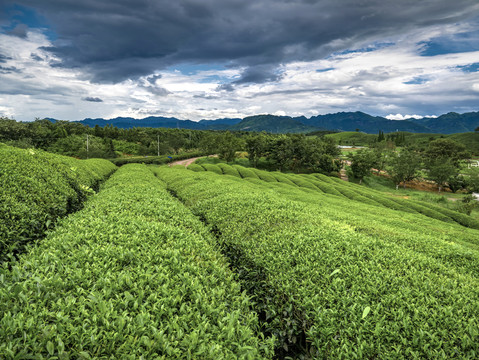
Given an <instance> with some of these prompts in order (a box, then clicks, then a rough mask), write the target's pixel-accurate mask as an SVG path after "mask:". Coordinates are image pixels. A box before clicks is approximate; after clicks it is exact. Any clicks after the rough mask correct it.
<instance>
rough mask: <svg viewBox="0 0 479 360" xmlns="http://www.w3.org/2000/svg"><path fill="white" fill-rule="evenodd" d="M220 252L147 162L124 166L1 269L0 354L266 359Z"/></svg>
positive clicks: (265, 345)
mask: <svg viewBox="0 0 479 360" xmlns="http://www.w3.org/2000/svg"><path fill="white" fill-rule="evenodd" d="M171 170H173V171H178V169H171ZM181 170H182V171H183V173H187V174H195V173H194V172H192V171H186V170H184V169H180V171H181ZM216 247H217V246H216V244H215V241H214V239H213V237H212V236H211V234H210V232H209V231H208V230H207V228H206V227H205V226H204V225H203V224H202V223H201V222H200V221H199V220H198V219H197V218H195V217H194V216H193V215H192V214H191V212H190V211H189V210H188V209H186V208H185V207H184V206H183V205H182V204H181V203H180V202H179V201H178V200H176V199H175V198H173V197H172V196H171V195H170V194H169V193H168V192H167V191H166V189H165V186H164V184H163V183H161V182H160V181H159V180H158V179H157V178H155V176H154V175H153V173H152V172H151V171H150V170H149V169H148V168H147V167H146V166H144V165H139V164H134V165H127V166H124V167H122V168H120V169H119V170H118V171H117V172H116V173H115V174H114V175H113V176H112V177H111V178H110V180H109V181H107V182H106V183H105V186H104V187H103V188H102V190H101V191H100V193H99V194H98V195H97V196H95V197H94V198H92V199H91V200H89V201H88V202H87V204H86V206H85V207H84V208H83V209H82V210H81V211H79V212H77V213H75V214H73V215H72V216H70V217H68V218H65V219H63V220H62V221H61V223H60V224H59V225H58V226H57V227H56V228H55V230H53V231H52V232H50V233H49V234H48V236H47V237H46V238H45V239H44V241H42V242H41V243H40V244H39V245H38V246H37V247H33V248H31V249H30V251H29V252H28V253H25V254H23V255H22V256H21V257H20V258H19V260H18V261H17V262H14V263H13V264H12V266H11V268H10V269H8V268H7V267H4V268H3V269H1V272H0V313H1V314H2V317H1V318H0V358H2V359H13V358H35V359H41V358H57V359H90V358H91V359H93V358H95V359H141V358H144V359H176V358H184V359H252V360H253V359H262V358H271V355H272V354H271V345H270V343H271V341H264V340H263V339H262V338H261V337H259V336H258V335H257V330H258V319H257V315H256V314H255V313H254V312H252V311H251V308H250V305H251V301H250V299H249V297H248V296H247V295H246V294H245V293H244V292H243V291H242V290H241V288H240V286H239V285H238V283H237V282H236V281H235V279H234V275H233V273H232V272H231V271H230V269H229V268H228V263H227V262H226V261H225V259H224V258H223V256H222V255H221V254H220V253H219V252H218V251H217V250H216Z"/></svg>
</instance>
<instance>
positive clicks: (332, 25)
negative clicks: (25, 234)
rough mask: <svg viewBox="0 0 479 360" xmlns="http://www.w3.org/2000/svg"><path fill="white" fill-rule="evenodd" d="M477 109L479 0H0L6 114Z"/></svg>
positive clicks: (0, 77) (388, 113)
mask: <svg viewBox="0 0 479 360" xmlns="http://www.w3.org/2000/svg"><path fill="white" fill-rule="evenodd" d="M340 111H363V112H366V113H369V114H371V115H378V116H385V117H388V118H390V119H395V120H401V119H405V118H408V117H417V118H420V117H424V116H438V115H441V114H443V113H447V112H450V111H455V112H459V113H464V112H470V111H479V2H478V1H477V0H454V1H450V0H421V1H417V0H317V1H315V0H254V1H253V0H176V1H171V0H81V1H78V0H18V1H10V0H0V116H7V117H9V118H14V119H17V120H21V121H32V120H34V119H35V118H45V117H52V118H56V119H63V120H81V119H84V118H88V117H90V118H97V117H101V118H114V117H117V116H128V117H134V118H144V117H147V116H167V117H177V118H179V119H190V120H200V119H217V118H243V117H245V116H249V115H257V114H276V115H289V116H300V115H304V116H306V117H311V116H314V115H319V114H327V113H335V112H340Z"/></svg>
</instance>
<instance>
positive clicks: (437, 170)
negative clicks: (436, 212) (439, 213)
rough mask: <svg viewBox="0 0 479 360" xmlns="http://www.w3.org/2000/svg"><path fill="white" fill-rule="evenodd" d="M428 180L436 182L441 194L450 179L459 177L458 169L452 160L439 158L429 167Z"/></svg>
mask: <svg viewBox="0 0 479 360" xmlns="http://www.w3.org/2000/svg"><path fill="white" fill-rule="evenodd" d="M428 169H429V174H428V178H429V179H431V180H432V181H434V182H435V183H436V184H437V185H438V187H439V192H441V190H442V188H443V187H444V185H445V184H446V183H447V181H448V180H449V178H451V177H453V176H455V175H457V172H458V168H457V166H456V165H455V164H454V163H453V160H451V159H444V158H439V159H438V160H436V161H434V162H431V163H430V164H429V165H428Z"/></svg>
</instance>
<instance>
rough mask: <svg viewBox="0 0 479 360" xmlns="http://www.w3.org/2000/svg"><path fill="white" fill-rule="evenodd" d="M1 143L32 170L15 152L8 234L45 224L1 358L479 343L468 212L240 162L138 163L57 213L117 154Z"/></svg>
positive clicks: (233, 354) (472, 351) (477, 268)
mask: <svg viewBox="0 0 479 360" xmlns="http://www.w3.org/2000/svg"><path fill="white" fill-rule="evenodd" d="M0 151H1V152H2V154H7V153H8V154H10V155H11V156H10V157H11V158H14V157H15V156H18V159H24V160H22V161H24V162H23V163H22V164H24V165H23V167H24V168H25V169H26V170H21V171H19V172H17V171H16V167H15V168H8V166H7V165H5V164H7V163H6V162H2V163H1V164H2V165H1V166H2V167H1V168H0V170H1V172H0V180H1V181H2V182H1V183H2V186H3V187H2V194H3V195H2V196H3V198H7V197H8V196H9V197H10V200H9V201H10V203H9V204H11V206H10V207H7V206H4V207H3V208H2V216H4V218H8V219H11V220H10V223H9V224H10V225H9V226H8V228H7V230H8V231H5V232H4V233H2V234H5V235H3V236H4V239H5V240H4V243H5V244H11V243H14V242H15V241H16V240H15V239H21V238H20V237H19V235H18V234H23V233H25V234H27V233H32V232H34V231H35V230H34V229H35V227H32V226H31V224H32V223H34V222H35V221H36V222H37V223H38V224H41V226H40V225H39V226H40V230H42V231H43V232H42V235H40V234H39V235H38V236H37V237H36V238H35V239H34V240H32V241H33V242H31V245H28V246H27V247H26V248H25V250H24V251H22V252H21V253H19V254H17V256H16V257H15V258H14V257H9V258H8V260H5V261H4V262H3V264H2V267H1V269H0V314H1V316H0V358H5V359H15V358H18V359H21V358H39V359H40V358H58V359H77V358H84V359H89V358H104V359H107V358H108V359H113V358H114V359H120V358H122V359H123V358H124V359H136V358H144V359H157V358H159V359H174V358H185V359H236V358H240V359H262V358H264V359H286V358H295V359H296V358H297V359H414V358H417V359H451V358H461V359H475V358H477V357H478V356H479V328H478V320H479V286H478V285H479V281H478V276H479V230H478V229H479V224H478V223H477V222H476V221H474V220H473V219H472V218H470V217H468V216H466V215H463V214H459V213H456V212H454V211H449V210H445V209H442V208H440V207H437V206H433V205H430V204H426V203H421V202H417V201H416V202H414V201H410V200H405V199H399V198H394V197H391V196H385V195H383V194H382V193H380V192H377V191H373V190H368V189H365V188H364V187H360V186H358V185H355V184H348V183H344V182H341V181H340V180H339V179H334V178H328V177H325V176H323V175H319V174H311V175H289V174H282V173H277V172H264V171H258V170H255V169H251V168H243V167H240V166H229V165H226V164H218V165H211V164H210V165H204V166H200V165H196V164H193V165H190V166H189V167H188V169H185V168H183V167H172V168H169V167H167V166H160V167H158V166H146V165H139V164H130V165H125V166H123V167H121V168H119V169H118V170H116V172H115V173H114V174H113V175H112V176H111V177H110V178H109V179H108V180H106V182H105V183H104V184H103V185H101V186H100V187H99V188H96V190H99V191H98V193H96V194H93V193H92V196H89V197H88V198H87V199H86V194H85V199H81V200H82V201H81V203H82V204H83V206H82V207H80V206H78V208H77V209H71V210H69V211H66V210H64V209H65V205H61V206H60V205H59V207H58V208H59V209H62V210H61V211H58V213H55V212H54V211H53V210H54V209H56V207H55V206H52V204H55V203H56V202H58V204H68V203H69V201H70V202H72V200H68V199H76V198H75V196H72V197H68V196H67V195H66V194H72V195H74V194H77V195H78V192H76V191H73V192H72V191H70V190H68V189H69V187H68V186H67V185H62V184H69V186H76V188H75V187H74V188H75V189H87V188H86V187H85V186H87V185H86V184H87V182H85V181H86V179H88V176H87V174H88V171H94V172H95V173H96V174H97V177H95V178H96V179H97V181H96V182H98V181H99V178H106V177H107V176H108V175H109V173H111V172H112V171H113V170H115V167H114V166H113V165H112V164H111V163H110V164H108V162H102V161H99V160H88V161H85V162H81V161H80V160H74V159H71V160H70V159H69V160H68V161H67V160H65V159H66V158H63V157H54V156H51V155H49V154H46V153H45V154H43V153H42V154H39V153H35V154H30V153H29V151H28V150H21V151H20V150H14V149H12V148H8V147H0ZM15 151H20V152H19V153H18V154H17V153H16V152H15ZM28 156H32V157H33V158H32V159H33V160H32V159H31V158H29V157H28ZM43 156H44V157H45V159H43ZM37 158H41V160H40V159H37ZM2 159H3V160H2V161H5V160H4V159H5V156H4V157H2ZM70 161H71V162H72V163H71V164H70V163H69V162H70ZM66 162H68V164H67V165H68V166H67V167H66V168H64V167H62V166H64V165H61V166H60V165H58V164H59V163H61V164H65V163H66ZM100 162H101V163H100ZM10 163H12V164H14V165H15V164H17V163H21V162H20V160H18V161H17V160H15V161H13V160H12V161H10ZM30 163H31V164H41V166H32V167H29V166H30V165H29V164H30ZM73 163H75V166H73V165H72V164H73ZM80 164H81V165H80ZM14 165H12V166H14ZM15 166H16V165H15ZM72 167H75V170H72ZM80 168H81V169H82V170H79V169H80ZM100 168H101V169H103V170H101V171H100V170H99V169H100ZM52 169H59V170H58V171H57V172H55V171H52ZM62 169H63V170H62ZM84 169H86V170H84ZM88 169H90V170H88ZM192 170H195V171H192ZM22 171H23V172H22ZM70 172H74V173H75V174H77V173H78V174H80V173H81V174H84V175H81V176H80V175H78V176H72V174H71V173H70ZM99 173H101V174H103V175H99ZM19 174H24V175H22V176H23V177H21V176H20V175H19ZM28 174H31V175H32V176H30V177H29V176H28ZM60 175H61V176H60ZM6 179H7V180H8V181H10V182H8V181H6ZM19 179H22V181H20V180H19ZM79 179H81V181H80V180H79ZM76 181H78V182H76ZM92 181H93V180H92ZM3 184H11V185H8V188H7V187H6V186H7V185H3ZM14 184H17V185H16V186H14ZM75 184H78V185H75ZM80 185H83V186H80ZM88 186H89V185H88ZM9 189H11V191H9ZM84 191H86V192H88V193H90V192H92V191H93V190H91V191H90V190H84ZM12 199H19V200H18V201H17V202H18V203H21V204H23V205H22V206H20V205H18V204H16V203H15V201H14V200H12ZM42 199H43V200H44V201H42ZM62 201H63V202H62ZM78 201H80V200H78ZM43 205H44V206H43ZM42 206H43V207H42ZM29 207H31V208H32V209H33V210H34V211H33V210H32V211H31V214H29V212H28V211H27V210H28V208H29ZM13 209H15V211H13ZM35 209H43V212H42V211H40V210H38V211H37V210H35ZM52 209H53V210H52ZM20 210H23V213H21V214H22V215H21V216H17V217H15V216H13V215H9V214H10V213H12V212H13V213H20ZM73 210H78V211H76V212H74V213H72V214H70V215H68V216H65V215H66V214H67V213H68V212H72V211H73ZM42 214H48V215H45V216H50V217H52V219H53V216H55V218H54V219H55V220H52V221H56V224H51V225H50V224H49V226H46V225H45V224H44V223H42V221H43V219H44V218H43V217H42V216H43V215H42ZM57 215H58V216H57ZM48 219H50V218H48ZM58 219H60V220H58ZM53 225H55V226H53ZM45 228H46V229H45ZM32 229H33V230H32ZM44 230H48V231H46V232H45V231H44ZM8 249H9V246H6V247H5V252H7V253H8Z"/></svg>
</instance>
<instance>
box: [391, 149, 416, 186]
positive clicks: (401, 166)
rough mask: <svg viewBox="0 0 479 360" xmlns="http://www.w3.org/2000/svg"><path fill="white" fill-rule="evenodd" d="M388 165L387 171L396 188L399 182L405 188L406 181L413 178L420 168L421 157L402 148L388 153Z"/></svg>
mask: <svg viewBox="0 0 479 360" xmlns="http://www.w3.org/2000/svg"><path fill="white" fill-rule="evenodd" d="M388 165H389V166H388V167H387V171H388V173H389V175H390V176H391V178H392V179H393V181H394V183H395V184H396V190H397V188H398V187H399V185H400V184H401V183H403V186H404V188H406V182H407V181H411V180H414V179H415V178H416V177H417V175H418V172H419V170H420V169H421V157H420V156H419V154H417V153H415V152H414V151H412V150H403V151H401V153H392V154H390V156H389V161H388Z"/></svg>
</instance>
